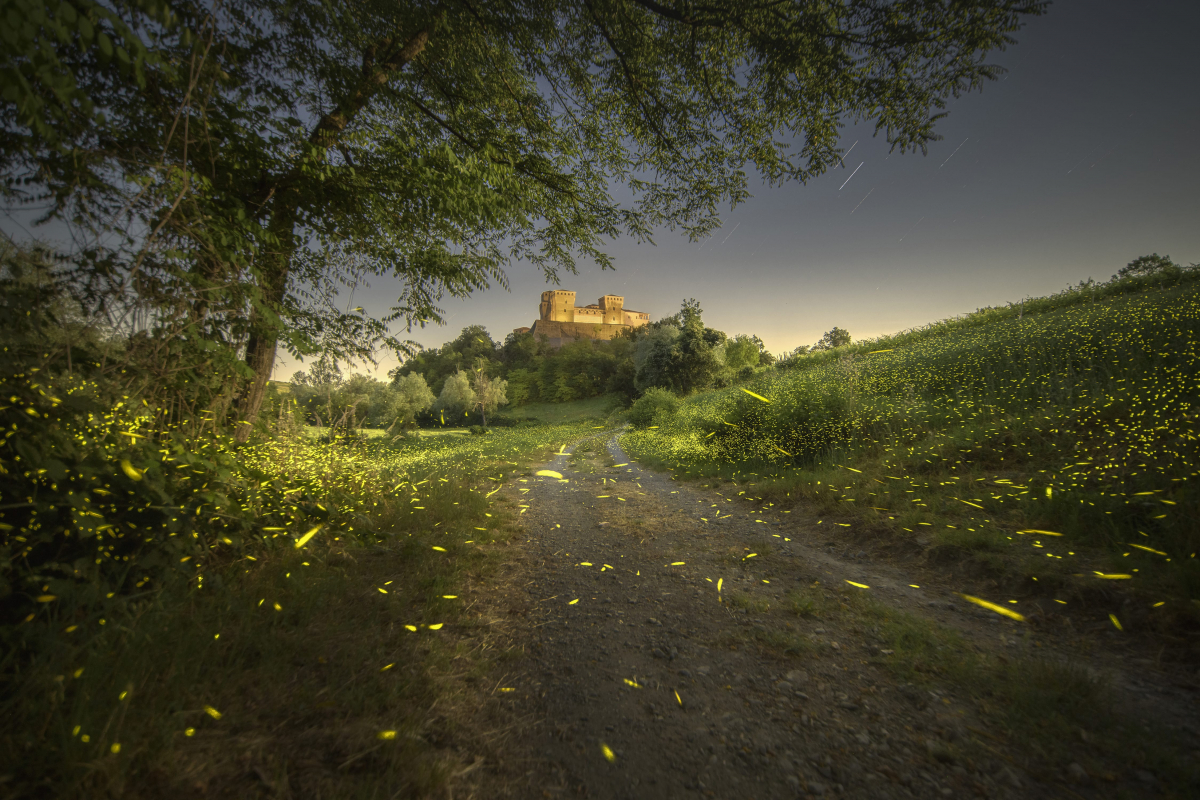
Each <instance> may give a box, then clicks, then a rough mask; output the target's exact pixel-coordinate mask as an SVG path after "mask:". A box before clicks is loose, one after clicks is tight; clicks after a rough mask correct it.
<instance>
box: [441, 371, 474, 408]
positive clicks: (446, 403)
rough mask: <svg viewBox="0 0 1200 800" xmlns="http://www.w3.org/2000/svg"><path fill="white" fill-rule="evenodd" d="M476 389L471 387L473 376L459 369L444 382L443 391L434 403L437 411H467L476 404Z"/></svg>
mask: <svg viewBox="0 0 1200 800" xmlns="http://www.w3.org/2000/svg"><path fill="white" fill-rule="evenodd" d="M475 403H476V397H475V390H474V389H472V388H471V376H470V375H468V374H467V373H465V372H463V371H462V370H459V371H458V372H456V373H454V374H453V375H451V376H450V377H449V378H447V379H446V381H445V382H444V383H443V384H442V392H441V394H439V395H438V399H437V402H435V403H434V404H433V407H434V409H436V410H437V411H450V412H458V411H462V412H463V415H464V416H466V412H467V411H469V410H470V409H471V408H473V407H474V406H475Z"/></svg>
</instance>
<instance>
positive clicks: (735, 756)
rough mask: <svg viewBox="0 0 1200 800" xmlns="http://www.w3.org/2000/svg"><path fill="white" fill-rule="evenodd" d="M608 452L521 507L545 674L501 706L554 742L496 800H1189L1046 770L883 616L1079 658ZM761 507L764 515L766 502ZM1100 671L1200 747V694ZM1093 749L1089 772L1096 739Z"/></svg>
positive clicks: (528, 635) (516, 604)
mask: <svg viewBox="0 0 1200 800" xmlns="http://www.w3.org/2000/svg"><path fill="white" fill-rule="evenodd" d="M605 446H606V447H607V450H608V452H607V453H605V452H603V447H605ZM599 449H600V452H599V453H597V454H596V457H594V458H591V459H583V460H577V461H576V462H575V468H573V467H572V462H571V460H570V455H569V454H563V455H560V456H558V457H556V458H555V459H554V460H553V461H552V462H551V463H549V464H547V465H546V468H547V469H550V470H554V471H557V472H559V473H561V474H562V475H563V477H564V479H565V480H564V481H559V480H556V479H553V478H545V477H542V478H531V479H529V481H528V482H527V483H521V484H517V486H518V487H519V488H520V489H527V491H523V492H522V491H519V490H518V491H514V493H513V495H512V499H513V500H514V501H515V502H516V503H518V504H520V505H523V506H528V508H527V509H526V510H525V512H524V513H523V515H522V516H521V517H520V519H521V522H522V523H523V525H524V530H525V532H526V535H525V539H526V541H525V543H524V545H523V549H524V556H523V559H522V561H521V563H520V567H519V569H518V574H520V575H521V579H520V581H519V583H520V584H523V585H522V586H521V587H519V590H518V591H517V596H516V597H514V596H511V595H510V597H509V599H508V601H507V602H509V603H510V604H512V605H513V607H512V608H511V609H510V613H511V612H516V613H518V614H521V615H524V616H525V619H526V620H527V624H526V626H525V632H524V633H522V634H520V635H519V637H518V639H519V640H520V644H521V645H522V646H523V649H524V653H525V655H524V656H523V657H521V658H519V659H517V660H516V661H514V662H512V663H511V664H510V665H509V673H508V675H507V676H506V677H505V678H504V679H503V681H502V684H503V685H501V686H499V687H498V691H504V690H507V694H503V695H501V698H502V702H503V703H504V704H506V705H507V707H508V708H510V709H511V711H512V713H513V714H514V715H515V716H514V718H517V717H520V718H530V719H538V720H541V722H540V723H539V724H536V725H534V726H533V727H532V728H531V729H530V730H528V731H527V732H526V733H525V734H524V735H522V736H520V737H518V738H516V739H514V740H513V741H511V742H510V743H509V744H510V746H509V750H510V751H511V752H512V753H513V754H514V756H513V764H521V765H522V766H521V767H520V769H519V770H517V771H519V772H523V774H521V775H515V774H513V772H512V769H511V767H510V774H509V775H508V776H507V778H506V780H505V781H503V783H504V785H503V787H499V786H498V787H494V790H492V794H497V795H498V794H503V795H508V796H513V797H561V796H585V797H593V798H691V797H719V798H755V799H756V800H765V799H766V798H795V797H805V796H808V797H821V796H827V797H828V796H839V797H847V798H873V799H876V800H886V798H901V797H904V798H908V797H916V798H933V797H943V796H945V797H963V796H968V797H969V796H981V797H996V798H1051V797H1089V798H1090V797H1119V796H1124V797H1143V796H1145V797H1152V796H1171V795H1170V793H1169V792H1166V793H1164V791H1165V790H1164V788H1163V786H1162V784H1161V782H1160V781H1159V779H1158V778H1157V777H1156V776H1155V775H1154V774H1153V773H1152V772H1151V771H1149V770H1146V769H1142V770H1131V769H1124V768H1119V769H1118V771H1113V770H1109V771H1108V772H1104V771H1103V770H1102V769H1098V768H1097V766H1096V762H1095V761H1094V760H1092V761H1089V760H1088V759H1087V758H1086V755H1087V753H1086V752H1082V751H1081V753H1080V756H1079V758H1078V759H1072V758H1071V757H1069V756H1068V757H1066V758H1063V759H1062V761H1063V763H1060V764H1050V765H1047V764H1046V763H1045V760H1044V759H1042V760H1040V761H1039V760H1038V759H1031V758H1030V757H1029V754H1028V752H1026V750H1023V749H1022V748H1020V747H1018V746H1017V745H1016V744H1015V743H1013V742H1009V741H1007V740H1006V739H1004V737H1002V736H997V735H995V734H992V733H989V724H988V720H987V718H986V709H985V710H981V708H980V706H979V705H978V703H976V702H974V701H973V700H971V699H970V698H968V697H962V698H960V697H959V696H958V695H957V694H956V692H955V690H954V689H953V688H952V686H950V685H946V686H941V685H938V684H936V683H934V684H932V688H931V684H929V683H928V682H926V683H924V684H922V686H921V687H920V688H918V687H917V686H915V685H913V684H911V683H906V682H903V681H898V680H897V678H896V674H895V671H894V670H892V669H889V667H888V665H887V662H886V659H887V658H888V657H889V656H890V655H891V651H889V650H886V649H883V648H884V647H885V645H883V644H882V642H883V639H882V638H880V633H879V628H878V624H877V623H878V620H879V619H880V617H879V612H878V610H879V604H882V605H883V606H886V607H890V608H898V609H902V610H904V611H906V612H908V613H910V614H913V615H916V616H917V617H918V618H920V619H928V620H933V621H935V622H936V623H937V624H938V625H939V626H943V627H950V628H953V629H955V630H957V631H958V632H959V633H960V634H961V636H962V640H961V641H962V646H963V647H970V648H973V649H974V650H975V651H977V652H988V653H991V652H996V651H999V652H1000V653H1001V654H1005V653H1006V654H1008V655H1009V656H1010V657H1011V656H1013V655H1016V654H1018V653H1021V652H1024V651H1026V650H1030V649H1038V650H1039V652H1040V653H1060V650H1061V647H1060V644H1061V643H1059V642H1056V641H1050V640H1049V639H1048V638H1047V637H1044V636H1040V635H1039V636H1038V637H1033V636H1031V635H1029V628H1028V626H1023V625H1021V624H1020V623H1016V622H1014V621H1011V620H1007V619H1004V618H1002V617H1000V616H998V615H996V614H994V613H992V612H987V611H983V610H982V609H975V607H973V606H970V605H968V604H966V603H964V602H962V601H961V600H959V599H958V598H957V597H955V596H954V595H952V594H951V593H950V592H949V591H948V588H949V587H939V586H935V585H933V584H932V583H931V582H930V581H931V578H930V576H929V575H922V576H921V579H915V578H914V577H913V575H911V574H909V575H905V574H903V573H902V571H901V570H899V569H896V568H894V567H891V566H889V565H887V564H875V563H872V560H871V557H870V556H869V555H868V554H867V553H865V552H859V553H857V554H854V555H852V556H850V557H849V558H839V557H836V556H834V555H833V554H832V553H831V552H830V551H829V549H828V547H826V546H825V545H826V541H827V540H828V539H829V538H830V537H831V534H832V533H833V532H832V531H830V530H829V527H828V525H827V524H826V525H825V526H824V527H822V526H818V525H816V519H808V518H807V517H805V516H804V515H803V511H802V509H801V508H799V507H798V508H797V509H795V510H794V512H793V513H786V514H785V513H783V512H782V511H776V510H774V509H770V508H768V509H762V508H761V505H762V504H761V503H747V502H744V496H742V497H741V498H738V499H735V494H734V492H733V491H723V492H720V493H718V492H717V491H716V490H715V489H705V488H700V487H695V486H691V485H683V484H680V483H677V482H675V481H673V480H672V479H671V477H670V476H669V475H666V474H662V473H653V472H650V471H644V470H642V469H640V468H639V467H638V466H637V465H636V464H632V463H627V462H629V459H628V458H627V457H626V456H625V454H624V453H622V452H621V450H620V449H619V447H618V446H617V445H616V442H615V439H612V440H609V441H608V442H607V443H601V447H600V448H599ZM614 464H615V465H619V466H612V465H614ZM740 489H741V490H742V491H749V492H750V495H751V496H752V495H753V489H752V484H747V485H746V486H743V487H740ZM722 495H724V496H722ZM846 581H854V582H855V583H859V584H863V585H864V586H869V587H870V589H869V590H868V589H852V590H850V591H852V592H869V594H870V599H869V600H864V601H863V602H867V603H868V604H869V603H871V602H875V603H876V605H875V606H872V607H873V608H875V614H874V616H872V614H871V613H867V612H866V611H863V608H864V606H861V605H859V604H858V601H857V600H856V599H855V597H854V596H853V595H847V594H846V593H845V592H842V591H840V590H842V589H844V588H846V587H849V584H847V583H846ZM910 584H919V585H920V588H914V587H912V586H910ZM513 588H514V589H516V588H517V587H513ZM834 588H836V589H837V590H839V591H829V589H834ZM813 603H815V604H816V605H815V606H814V605H812V604H813ZM1064 646H1065V645H1064ZM1091 663H1092V665H1093V666H1092V668H1093V669H1096V670H1100V671H1101V672H1106V673H1108V674H1110V675H1111V676H1113V682H1114V684H1115V686H1116V688H1117V689H1118V690H1119V692H1120V696H1121V698H1122V702H1123V704H1124V705H1125V706H1127V707H1129V708H1132V709H1134V710H1137V711H1140V712H1142V713H1149V714H1152V715H1154V716H1155V717H1156V718H1157V719H1159V720H1160V721H1161V722H1163V723H1164V724H1165V725H1166V726H1167V727H1169V728H1173V729H1176V730H1178V731H1180V735H1181V736H1184V737H1187V736H1189V735H1193V734H1195V733H1196V732H1197V731H1200V725H1198V724H1197V722H1196V719H1195V716H1194V713H1195V709H1196V708H1197V705H1196V702H1195V700H1196V698H1195V694H1194V692H1189V691H1188V690H1186V689H1184V688H1180V687H1179V686H1174V685H1172V684H1171V683H1170V681H1166V680H1163V679H1162V678H1163V676H1162V675H1161V674H1157V675H1156V674H1152V673H1150V672H1148V671H1147V670H1145V669H1144V668H1143V669H1141V670H1140V673H1138V674H1139V677H1138V678H1133V677H1128V676H1130V675H1132V674H1134V672H1135V670H1133V669H1127V667H1129V666H1131V664H1127V663H1125V662H1123V661H1121V657H1119V656H1112V657H1107V658H1106V657H1101V656H1096V657H1094V658H1093V659H1092V660H1091ZM1131 684H1132V685H1135V686H1136V688H1137V691H1127V690H1128V689H1130V688H1131ZM1188 715H1191V716H1188ZM1078 736H1079V738H1080V741H1079V742H1076V743H1075V744H1076V745H1077V748H1076V749H1078V748H1084V749H1085V750H1086V745H1085V744H1084V742H1085V741H1086V740H1087V738H1088V733H1087V732H1086V731H1081V732H1079V733H1078ZM1190 745H1191V747H1192V748H1193V749H1195V748H1196V743H1195V741H1194V740H1193V741H1192V742H1191V743H1190ZM1078 762H1082V763H1086V764H1090V774H1089V770H1088V768H1084V767H1082V766H1081V765H1080V763H1078ZM1125 766H1127V765H1125ZM485 796H491V794H488V795H485Z"/></svg>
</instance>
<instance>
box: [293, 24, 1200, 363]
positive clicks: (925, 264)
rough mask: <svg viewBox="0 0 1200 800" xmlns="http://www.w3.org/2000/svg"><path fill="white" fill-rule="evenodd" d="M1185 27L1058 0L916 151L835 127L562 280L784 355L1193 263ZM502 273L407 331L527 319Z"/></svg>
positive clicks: (1197, 147)
mask: <svg viewBox="0 0 1200 800" xmlns="http://www.w3.org/2000/svg"><path fill="white" fill-rule="evenodd" d="M1198 30H1200V4H1196V3H1190V2H1164V0H1151V1H1150V2H1139V3H1129V2H1114V1H1112V0H1104V1H1103V2H1101V1H1098V0H1058V1H1057V2H1055V3H1054V4H1053V5H1052V6H1051V7H1050V10H1049V12H1048V13H1047V14H1046V15H1045V16H1043V17H1040V18H1034V19H1032V20H1031V21H1030V22H1029V23H1028V24H1027V26H1026V27H1025V28H1024V29H1023V30H1021V31H1019V32H1018V33H1017V34H1016V38H1017V40H1018V44H1017V45H1015V46H1013V47H1010V48H1009V49H1008V50H1007V51H1004V52H1001V53H996V54H995V55H994V56H993V57H992V58H990V59H989V61H990V62H992V63H998V64H1001V65H1002V66H1004V67H1006V68H1007V69H1008V70H1009V71H1008V73H1007V75H1006V76H1004V77H1001V78H1000V80H998V81H995V82H991V83H988V84H987V85H985V86H984V88H983V91H982V92H973V93H971V94H968V95H964V96H962V97H961V98H959V99H958V100H957V101H954V100H952V101H951V102H950V104H949V105H948V107H947V109H946V110H947V111H948V112H949V116H948V117H946V118H945V119H943V120H942V121H941V123H940V125H939V128H938V131H939V132H940V133H941V134H942V136H943V137H944V138H943V139H942V141H940V142H936V143H935V144H933V145H932V146H931V147H930V149H929V154H928V155H927V156H922V155H921V154H920V153H917V154H911V153H909V154H904V155H901V154H899V153H895V154H891V155H890V156H889V153H888V145H887V143H886V141H884V139H883V138H882V136H881V137H880V138H872V135H871V134H872V130H873V129H872V126H870V125H865V124H864V125H860V126H858V127H849V126H848V127H847V128H846V129H845V136H844V144H843V146H844V147H845V148H850V147H851V145H854V147H853V149H852V150H850V152H849V154H848V155H847V156H846V158H845V161H846V168H845V169H841V168H840V167H839V168H838V169H836V170H833V171H831V172H829V173H826V174H825V175H823V176H821V177H819V178H817V179H815V180H813V181H811V182H810V183H809V184H808V185H802V184H789V185H786V186H783V187H781V188H774V189H772V188H769V187H767V186H766V185H765V184H763V183H762V182H761V181H759V180H758V179H757V178H756V179H754V180H753V181H752V191H753V193H754V195H755V196H754V197H753V198H751V199H750V200H749V201H748V202H746V203H744V204H743V205H741V206H739V207H738V208H737V209H736V210H734V211H733V212H732V213H728V214H727V217H726V219H725V224H724V227H723V228H722V230H721V231H720V232H719V233H717V234H716V235H714V236H713V237H712V238H711V239H709V240H708V241H707V242H705V243H703V244H702V245H701V244H692V243H689V242H688V241H687V239H686V238H685V237H684V236H683V235H681V234H678V233H670V232H668V231H662V232H661V233H659V234H658V235H657V236H656V237H655V238H656V242H657V246H649V245H640V246H639V245H636V244H634V243H633V242H631V241H628V240H617V241H616V242H614V243H613V244H612V245H611V247H610V249H609V252H610V253H612V255H613V256H614V259H615V262H616V265H617V269H616V271H615V272H613V271H601V270H600V269H599V268H598V267H595V266H593V265H591V264H580V267H579V275H578V276H571V275H564V276H563V278H562V283H561V287H560V288H563V289H570V290H574V291H575V292H577V302H578V303H579V304H580V305H584V304H586V303H593V302H595V301H596V298H598V297H599V296H600V295H603V294H606V293H611V294H620V295H623V296H624V297H625V305H626V307H627V308H632V309H636V310H638V311H647V312H649V313H650V315H651V319H658V318H660V317H662V316H666V315H669V314H673V313H675V312H676V311H678V309H679V306H680V302H681V301H682V299H683V298H685V297H695V298H696V299H697V300H699V301H700V305H701V307H702V308H703V309H704V320H705V322H706V324H708V325H710V326H712V327H714V328H718V329H720V330H724V331H725V332H727V333H729V334H731V335H732V334H737V333H754V334H758V335H759V336H760V337H762V339H763V340H764V341H765V342H766V345H767V348H768V349H769V350H771V351H772V352H774V353H776V354H778V353H780V352H784V351H790V350H791V349H792V348H794V347H796V346H797V345H800V344H812V343H813V342H815V341H816V340H817V339H819V338H820V336H821V334H822V333H824V332H825V331H827V330H829V329H830V328H832V327H833V326H834V325H838V326H841V327H843V328H845V329H847V330H848V331H850V333H851V335H852V336H853V337H854V338H855V339H860V338H869V337H873V336H878V335H881V334H887V333H894V332H897V331H900V330H904V329H906V328H910V327H916V326H920V325H923V324H925V323H927V322H932V321H936V320H939V319H945V318H947V317H951V316H954V315H957V314H962V313H966V312H970V311H974V310H975V309H976V308H979V307H984V306H989V305H992V306H994V305H1003V304H1005V303H1007V302H1010V301H1016V300H1020V299H1021V298H1024V297H1037V296H1040V295H1045V294H1049V293H1052V292H1055V291H1058V290H1060V289H1063V288H1065V287H1066V286H1067V285H1068V284H1075V283H1077V282H1078V281H1080V280H1085V279H1087V278H1088V277H1092V278H1095V279H1096V280H1107V279H1108V278H1109V277H1110V276H1112V275H1113V274H1114V273H1115V272H1116V271H1117V270H1118V269H1120V268H1121V267H1122V266H1124V265H1125V264H1127V263H1128V262H1129V261H1131V260H1132V259H1134V258H1136V257H1137V256H1140V255H1145V254H1149V253H1152V252H1157V253H1159V254H1161V255H1169V256H1171V258H1172V259H1174V260H1175V261H1176V262H1177V263H1182V264H1189V263H1192V262H1196V261H1200V193H1198V191H1197V190H1198V187H1200V61H1198V60H1197V58H1196V52H1197V51H1196V45H1195V36H1196V31H1198ZM856 142H857V144H855V143H856ZM860 165H861V166H860ZM856 169H857V172H854V170H856ZM852 172H853V173H854V174H853V177H851V173H852ZM847 178H849V181H847ZM509 277H510V280H511V286H512V289H511V292H510V293H505V292H504V291H503V290H502V289H498V288H497V289H493V290H491V291H488V292H485V293H482V294H478V295H476V296H474V297H472V298H471V299H469V300H466V301H461V302H460V301H453V300H452V301H449V302H447V303H445V304H444V305H443V307H444V308H445V310H446V315H445V316H446V319H447V324H446V326H445V327H430V328H426V329H425V330H417V331H414V333H413V334H412V338H413V339H415V340H417V341H419V342H421V343H422V344H424V345H426V346H438V345H441V344H443V343H444V342H446V341H449V340H450V339H452V338H454V337H455V336H456V335H457V334H458V332H459V330H460V329H461V328H463V327H464V326H466V325H470V324H481V325H484V326H486V327H487V329H488V331H489V332H491V334H492V336H493V337H494V338H496V339H498V340H503V338H504V337H505V336H506V335H507V334H508V333H509V332H510V331H511V330H512V329H513V328H516V327H519V326H528V325H531V324H532V323H533V321H534V319H536V318H537V306H538V299H539V294H540V292H541V291H542V290H543V289H546V288H550V287H547V286H546V284H545V282H544V280H543V277H542V275H541V273H540V271H538V270H537V269H536V268H534V267H531V266H529V265H527V264H515V265H513V267H512V268H511V269H510V270H509ZM369 294H370V295H371V296H373V297H376V298H378V297H381V296H383V297H386V296H388V295H390V294H392V292H391V291H390V290H389V287H387V286H386V285H382V284H376V286H374V287H373V288H372V290H371V291H370V293H369ZM355 302H356V304H358V303H361V302H363V294H360V295H359V298H358V299H357V300H356V301H355ZM371 302H372V301H371V300H370V299H367V301H366V304H367V308H368V309H369V310H370V309H371ZM381 309H382V303H380V310H381ZM395 363H396V362H395V360H394V359H386V360H385V361H384V362H383V364H382V367H383V369H384V370H386V368H387V367H389V366H394V364H395ZM295 369H296V366H295V365H289V364H286V363H281V364H280V365H279V367H278V368H277V370H276V375H277V377H278V378H280V379H283V380H286V379H287V378H288V377H290V375H291V373H292V372H293V371H294V370H295Z"/></svg>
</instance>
